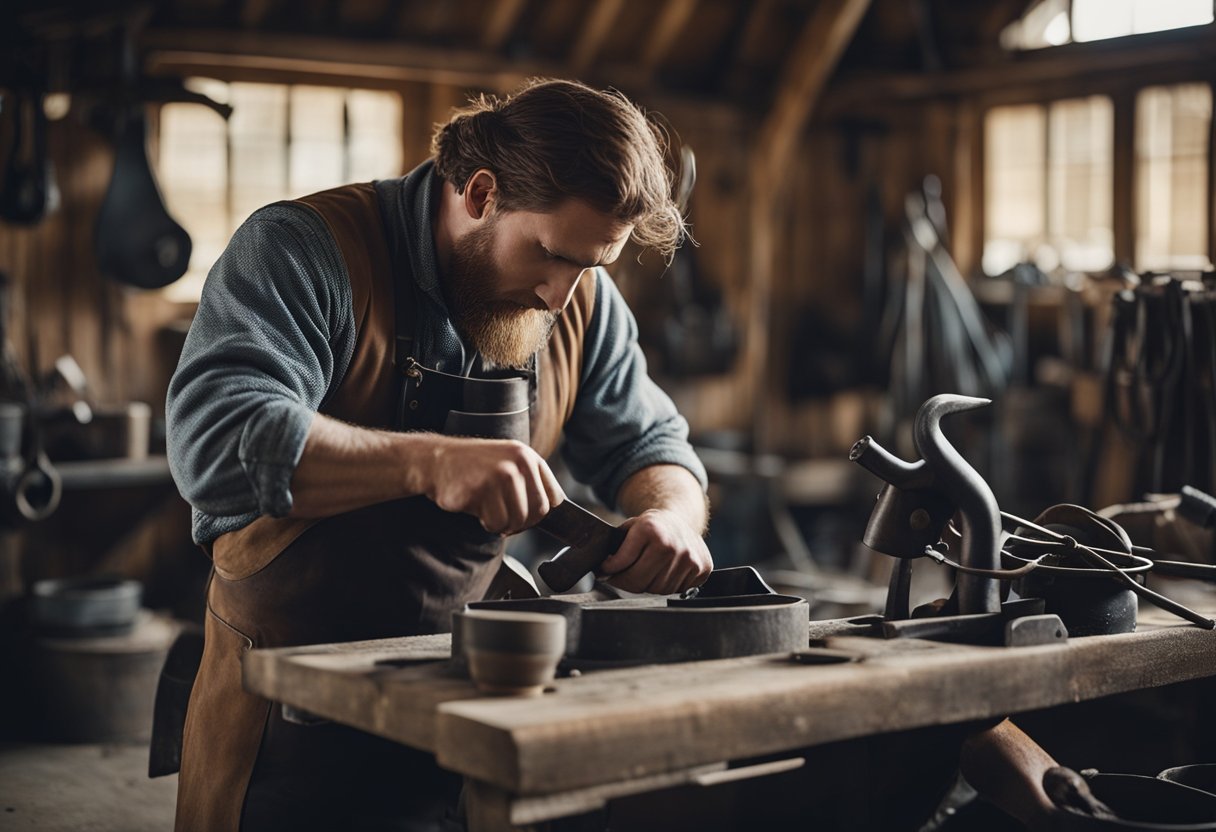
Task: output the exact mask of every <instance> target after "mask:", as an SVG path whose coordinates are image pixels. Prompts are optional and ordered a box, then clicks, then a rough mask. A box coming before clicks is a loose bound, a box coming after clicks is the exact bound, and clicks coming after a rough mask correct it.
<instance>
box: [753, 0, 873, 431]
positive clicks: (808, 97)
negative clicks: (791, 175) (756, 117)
mask: <svg viewBox="0 0 1216 832" xmlns="http://www.w3.org/2000/svg"><path fill="white" fill-rule="evenodd" d="M869 5H870V0H822V2H820V3H818V4H817V5H816V6H815V8H814V9H813V10H812V11H811V14H810V17H809V18H808V19H807V22H806V24H805V25H804V26H803V29H802V32H801V34H800V35H799V36H798V39H797V40H796V41H795V43H794V47H793V49H792V50H791V52H790V58H789V60H788V62H787V64H786V66H785V69H784V71H783V72H782V74H781V81H780V84H779V86H778V88H777V95H776V97H775V98H774V102H773V107H772V110H771V111H770V112H769V114H768V115H767V116H766V117H765V119H764V121H763V122H762V123H761V125H760V129H759V132H758V134H757V136H756V143H755V145H754V147H753V149H752V157H751V164H750V168H751V179H750V184H751V194H750V201H751V213H750V221H749V229H750V233H749V252H750V254H749V260H750V262H749V278H750V280H749V286H750V289H751V291H750V296H749V300H750V302H751V308H750V310H749V315H748V327H747V335H746V341H745V343H744V354H743V360H744V367H745V370H744V375H745V378H747V379H748V383H749V384H750V385H752V388H751V390H750V391H749V393H750V395H751V401H752V404H753V407H754V412H753V420H752V429H753V432H754V433H753V444H754V450H755V451H757V452H764V451H765V450H767V448H768V446H769V443H770V442H771V431H769V430H768V429H767V428H768V423H769V420H770V419H771V418H772V411H771V408H770V406H769V405H770V402H771V399H770V394H769V389H770V386H771V385H770V383H769V382H770V377H771V375H772V372H771V368H770V367H769V343H768V341H769V333H770V327H771V323H772V321H771V317H772V316H771V311H772V309H771V308H772V287H773V282H774V276H775V275H774V273H775V271H776V247H777V237H776V232H777V227H778V223H779V221H780V219H781V217H782V214H783V210H782V206H783V205H784V204H785V195H784V189H783V188H782V187H781V186H782V183H783V177H784V175H785V172H786V171H787V170H788V169H789V167H790V160H791V158H792V156H793V153H794V149H795V147H796V146H797V143H798V141H799V139H800V138H801V137H802V132H803V128H804V127H805V126H806V123H807V121H808V119H809V118H810V116H811V112H812V111H813V110H814V107H815V104H816V102H817V101H818V100H819V96H820V94H821V93H822V92H823V88H824V85H825V84H826V83H827V80H828V78H829V77H830V76H831V74H832V71H833V70H834V69H835V68H836V63H837V62H838V61H839V60H840V56H841V55H843V54H844V50H845V47H847V46H848V45H849V41H851V40H852V38H853V35H854V33H855V32H856V31H857V26H858V25H859V24H860V23H861V19H862V17H863V16H865V12H866V9H867V8H868V7H869Z"/></svg>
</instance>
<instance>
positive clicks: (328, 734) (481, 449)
mask: <svg viewBox="0 0 1216 832" xmlns="http://www.w3.org/2000/svg"><path fill="white" fill-rule="evenodd" d="M662 136H663V134H662V131H661V130H659V129H658V128H657V127H656V126H655V125H654V124H653V123H652V122H651V121H649V120H648V118H647V117H646V116H645V115H644V114H643V113H642V112H641V111H640V110H639V109H638V108H637V107H636V106H635V105H633V104H632V103H630V102H629V101H627V100H626V99H625V98H624V97H623V96H620V95H618V94H615V93H604V92H599V91H596V90H592V89H590V88H588V87H586V86H583V85H581V84H577V83H572V82H565V81H542V82H533V83H530V84H528V85H526V86H525V87H524V88H523V89H522V90H520V91H519V92H517V93H515V94H514V95H511V96H507V97H504V98H486V97H483V98H481V99H479V100H477V101H476V102H474V103H473V104H472V105H470V106H469V107H467V108H465V109H464V110H462V111H460V112H458V113H457V114H456V115H455V116H454V117H453V118H452V119H451V121H449V122H448V123H447V124H446V125H443V126H442V127H440V128H439V129H438V130H437V132H436V134H435V136H434V141H433V144H432V152H433V158H432V159H430V160H428V161H426V162H425V163H423V164H422V165H421V166H419V167H418V168H417V169H415V170H414V171H413V172H412V173H410V174H409V175H407V176H405V177H403V178H402V179H398V180H390V181H378V182H374V183H368V184H362V185H351V186H347V187H343V188H338V189H335V190H332V191H326V192H324V193H320V194H315V195H313V196H310V197H305V198H303V199H300V200H296V201H293V202H283V203H277V204H275V205H271V206H269V207H266V208H263V209H261V210H259V211H257V212H256V213H254V214H253V215H252V216H251V217H250V218H249V220H248V221H247V222H246V223H245V224H244V225H243V226H242V227H241V228H240V229H239V230H238V231H237V233H236V234H235V236H234V237H233V238H232V241H231V242H230V243H229V245H228V248H227V250H226V251H225V252H224V254H223V256H222V257H221V258H220V260H219V261H218V262H217V263H216V265H215V267H214V268H213V270H212V271H211V273H210V275H209V277H208V279H207V283H206V286H205V288H204V290H203V295H202V300H201V302H200V304H199V308H198V312H197V315H196V317H195V319H194V323H193V326H192V327H191V330H190V334H189V337H188V338H187V339H186V344H185V348H184V350H183V352H182V357H181V361H180V363H179V365H178V368H177V372H176V374H175V375H174V377H173V380H172V383H171V386H170V390H169V397H168V407H167V413H168V432H169V436H168V438H169V457H170V463H171V466H172V470H173V475H174V478H175V480H176V482H177V485H178V487H179V489H180V490H181V492H182V494H183V495H184V496H185V497H186V499H187V500H188V501H189V502H190V503H191V505H192V506H193V507H194V523H193V534H194V538H195V540H196V541H197V542H198V543H200V544H201V545H202V546H203V548H204V549H205V550H206V551H207V552H208V554H209V555H210V556H211V558H212V560H213V564H214V571H213V574H212V579H211V583H210V585H209V587H208V593H207V620H206V644H205V648H204V653H203V659H202V665H201V668H200V670H199V674H198V677H197V680H196V682H195V685H194V689H193V692H192V693H191V698H190V703H189V710H188V713H187V717H186V727H185V736H184V746H183V751H182V764H181V777H180V781H179V790H178V814H177V828H178V829H179V830H182V829H204V830H210V831H211V832H215V830H223V829H237V828H238V827H243V828H245V829H269V828H273V829H280V828H282V829H288V828H290V829H313V828H324V829H363V828H376V829H432V828H447V827H446V826H445V825H444V824H445V823H447V822H448V821H450V819H451V818H450V815H451V807H452V805H453V803H454V800H455V796H456V794H457V792H458V789H459V781H457V780H456V779H455V778H454V777H453V776H452V775H450V774H448V773H446V772H442V771H440V770H439V769H438V768H437V767H436V766H435V765H434V761H433V759H432V758H429V757H427V756H426V755H423V754H420V753H417V752H413V751H410V750H409V749H406V748H403V747H401V746H398V745H396V744H393V743H389V742H387V741H383V740H380V739H377V738H374V737H371V736H369V735H366V734H362V733H360V732H357V731H354V730H351V729H347V728H343V727H340V726H336V725H331V724H322V725H310V726H305V725H299V724H296V723H294V722H288V721H285V720H284V719H283V717H282V714H281V711H280V709H279V708H277V707H272V706H271V703H269V702H267V701H265V700H263V699H260V698H258V697H255V696H252V695H250V694H248V693H246V692H245V691H244V690H242V688H241V682H240V656H241V654H242V652H244V651H245V650H247V649H249V648H251V647H269V646H281V645H292V644H307V643H319V642H335V641H350V640H357V639H370V638H381V637H388V636H402V635H416V634H422V633H437V632H446V631H447V630H448V629H449V628H450V616H451V612H452V611H453V610H454V609H457V608H459V607H461V606H462V605H463V604H464V603H466V602H468V601H473V600H477V599H479V598H480V597H481V596H482V595H483V594H484V592H485V591H486V588H487V587H488V586H489V584H490V581H491V579H492V578H493V576H494V574H495V573H496V571H497V569H498V568H499V565H500V563H501V558H502V549H503V536H504V535H508V534H512V533H515V532H518V531H521V530H523V529H526V528H529V527H530V526H532V525H534V524H536V523H537V522H538V521H539V520H540V519H541V518H542V517H544V516H545V514H546V513H548V512H549V510H550V509H551V508H552V507H553V506H555V505H557V504H559V503H560V502H561V501H562V500H563V499H564V495H563V493H562V490H561V487H560V486H559V485H558V483H557V481H556V480H555V478H554V476H553V473H552V472H551V471H550V469H549V466H548V465H547V464H546V462H545V459H546V457H548V456H549V455H550V454H551V453H553V452H554V451H555V449H556V448H557V446H558V443H559V440H563V439H564V444H563V445H562V453H563V456H564V458H565V460H566V461H567V463H568V464H569V467H570V470H571V472H572V473H573V475H574V476H575V477H576V478H577V479H578V480H580V481H582V482H585V483H587V484H589V485H590V486H592V487H593V488H594V489H595V491H596V493H597V494H598V495H599V496H600V497H601V498H602V499H603V500H604V501H605V503H606V504H608V505H612V506H616V507H617V508H619V510H620V511H622V512H623V513H625V514H627V515H629V517H630V519H629V520H627V521H626V524H625V525H626V526H627V527H628V533H627V535H626V537H625V539H624V542H623V543H622V545H621V547H620V549H619V550H618V551H617V552H616V553H615V554H614V555H613V556H612V557H610V558H609V560H608V561H607V562H605V564H604V566H603V570H604V572H606V573H608V574H611V575H612V576H613V581H614V583H615V584H616V585H617V586H619V587H621V588H624V589H627V590H632V591H638V592H642V591H645V592H654V593H671V592H678V591H681V590H683V589H686V588H688V587H690V586H694V585H697V584H699V583H701V582H702V581H704V580H705V578H706V577H707V575H708V573H709V571H710V569H711V568H712V563H711V560H710V556H709V552H708V551H707V549H706V547H705V544H704V542H703V540H702V534H703V532H704V528H705V523H706V516H707V510H706V502H705V493H704V483H705V474H704V470H703V468H702V467H701V465H700V463H699V462H698V460H697V458H696V456H695V455H694V454H693V452H692V450H691V448H690V447H689V445H688V443H687V431H688V428H687V424H686V422H685V421H684V420H683V419H682V418H681V417H680V416H679V414H678V413H677V412H676V410H675V408H674V406H673V405H672V402H671V400H670V399H669V398H668V397H667V396H666V395H664V394H663V393H662V392H661V391H660V390H659V389H658V387H657V386H656V385H655V384H654V383H653V382H652V381H651V380H650V379H649V377H648V376H647V374H646V366H645V361H644V359H643V357H642V353H641V351H640V350H639V348H638V345H637V342H636V336H637V328H636V324H635V322H634V320H633V317H632V315H631V314H630V312H629V309H628V308H627V307H626V305H625V303H624V301H623V300H622V298H621V296H620V294H619V293H618V291H617V289H616V288H615V286H614V285H613V283H612V281H611V279H610V278H609V277H608V275H607V274H606V273H605V272H604V270H603V269H602V268H601V267H602V266H605V265H607V264H609V263H611V262H613V261H614V260H615V259H616V258H617V257H618V256H619V255H620V253H621V249H622V248H623V247H624V245H625V243H626V242H627V241H628V240H629V239H630V238H632V239H633V240H635V241H636V242H638V243H639V244H641V245H642V246H644V247H648V248H651V249H655V250H657V251H658V252H660V253H661V254H664V255H670V253H671V252H672V251H673V250H674V249H675V248H676V247H677V246H678V245H679V244H680V242H682V238H683V236H684V222H683V218H682V216H681V214H680V211H679V209H678V208H677V206H676V205H675V204H674V202H673V199H672V184H673V183H672V179H673V176H672V172H671V170H670V169H669V168H668V167H667V166H666V163H665V161H664V159H665V147H664V141H663V138H662ZM472 437H480V438H472Z"/></svg>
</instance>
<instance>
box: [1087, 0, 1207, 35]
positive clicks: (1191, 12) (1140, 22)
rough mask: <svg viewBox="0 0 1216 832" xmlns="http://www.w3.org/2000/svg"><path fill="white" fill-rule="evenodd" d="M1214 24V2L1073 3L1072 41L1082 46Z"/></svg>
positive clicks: (1130, 0) (1136, 0) (1128, 0)
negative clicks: (1107, 39) (1086, 42)
mask: <svg viewBox="0 0 1216 832" xmlns="http://www.w3.org/2000/svg"><path fill="white" fill-rule="evenodd" d="M1211 22H1212V0H1072V37H1073V40H1075V41H1078V42H1083V41H1088V40H1104V39H1106V38H1119V37H1123V36H1125V35H1139V34H1142V33H1144V32H1161V31H1164V30H1166V29H1181V28H1183V27H1185V26H1202V25H1203V24H1205V23H1211Z"/></svg>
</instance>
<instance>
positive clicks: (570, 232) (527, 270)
mask: <svg viewBox="0 0 1216 832" xmlns="http://www.w3.org/2000/svg"><path fill="white" fill-rule="evenodd" d="M632 231H633V226H632V225H631V224H628V223H622V222H620V221H619V220H616V219H614V218H612V217H610V216H608V215H606V214H603V213H601V212H599V211H597V210H595V209H594V208H592V207H591V206H590V205H588V204H587V203H585V202H582V201H580V200H566V201H565V202H562V203H560V204H559V205H558V206H557V207H556V208H555V209H554V210H553V211H550V212H546V213H539V212H532V211H498V210H491V211H490V212H489V213H488V214H487V215H486V216H485V217H484V218H483V219H482V220H481V221H480V223H479V224H478V225H477V226H476V227H475V228H474V229H473V230H471V231H469V232H468V233H466V234H465V236H464V237H462V238H461V239H459V240H457V241H456V243H455V244H454V246H453V251H452V261H451V272H452V274H451V275H450V279H449V281H448V282H447V286H446V287H445V288H446V290H447V301H448V304H449V306H450V308H451V312H452V319H453V322H454V323H455V324H456V328H457V330H458V331H459V332H460V334H461V335H462V336H463V337H464V338H466V339H468V340H469V341H470V342H471V343H472V345H473V346H474V347H475V348H476V349H477V350H478V352H480V353H481V355H482V357H483V358H484V359H485V360H486V361H488V362H490V363H492V364H494V365H497V366H500V367H523V366H525V365H526V364H527V363H528V360H529V359H530V358H531V357H532V355H533V354H534V353H536V352H538V351H539V350H540V349H541V348H542V347H544V346H545V343H546V342H547V341H548V338H549V333H550V332H551V331H552V329H553V325H554V323H556V321H557V316H558V315H559V314H561V311H562V310H563V309H564V308H565V307H566V304H567V303H569V302H570V298H571V296H572V295H573V294H574V289H575V287H576V286H577V285H578V281H579V279H580V278H581V277H582V275H583V273H584V272H586V271H588V270H589V269H592V268H594V267H596V266H602V265H607V264H608V263H612V262H613V261H615V260H616V259H617V257H619V256H620V253H621V249H622V248H623V247H624V245H625V242H626V241H627V240H628V239H629V235H630V233H632Z"/></svg>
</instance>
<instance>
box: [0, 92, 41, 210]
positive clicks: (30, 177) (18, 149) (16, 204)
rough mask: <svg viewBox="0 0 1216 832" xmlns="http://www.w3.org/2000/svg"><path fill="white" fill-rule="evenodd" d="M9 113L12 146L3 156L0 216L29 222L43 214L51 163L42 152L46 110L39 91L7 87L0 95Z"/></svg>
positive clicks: (2, 107) (4, 108)
mask: <svg viewBox="0 0 1216 832" xmlns="http://www.w3.org/2000/svg"><path fill="white" fill-rule="evenodd" d="M0 101H2V102H3V106H0V113H3V112H5V111H6V110H7V112H8V114H9V115H10V116H11V126H12V137H13V141H12V146H11V149H10V151H9V154H8V157H7V158H6V159H5V160H4V178H3V180H2V181H3V185H2V186H0V219H3V220H5V221H7V222H11V223H19V224H22V225H33V224H34V223H37V222H39V221H41V220H42V218H43V217H45V216H46V214H47V208H48V206H49V204H50V201H51V190H52V187H51V181H52V179H51V165H50V161H49V160H48V159H47V153H46V114H45V113H44V112H43V110H42V94H41V93H39V92H37V91H34V90H28V89H27V90H11V91H9V92H6V93H5V94H4V95H3V96H0Z"/></svg>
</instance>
